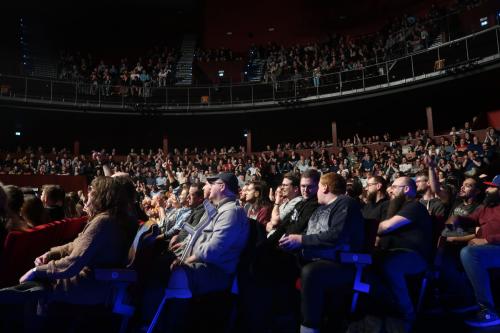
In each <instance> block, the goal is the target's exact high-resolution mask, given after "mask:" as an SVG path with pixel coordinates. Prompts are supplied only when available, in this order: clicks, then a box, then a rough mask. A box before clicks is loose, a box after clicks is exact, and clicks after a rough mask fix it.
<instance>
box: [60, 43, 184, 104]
mask: <svg viewBox="0 0 500 333" xmlns="http://www.w3.org/2000/svg"><path fill="white" fill-rule="evenodd" d="M177 58H178V52H177V51H176V50H175V49H172V48H169V47H164V46H162V47H160V46H156V47H154V48H153V49H152V50H150V51H149V52H148V54H147V56H145V57H139V58H138V59H137V61H136V62H133V61H129V59H128V58H127V57H124V58H121V59H120V62H119V63H109V62H106V61H105V60H102V59H101V60H97V59H95V58H94V57H93V56H92V55H91V54H90V53H89V54H87V56H84V55H82V54H81V53H80V52H76V53H74V54H72V53H69V52H61V57H60V65H59V68H60V70H59V78H60V79H63V80H71V81H78V82H82V83H87V85H82V88H81V89H86V90H85V91H84V92H86V93H88V94H91V95H96V94H98V92H99V90H98V89H99V88H100V89H101V94H102V95H104V96H111V95H115V94H121V95H124V96H128V95H131V96H143V97H144V96H145V97H147V96H149V95H150V91H149V90H148V88H150V87H151V88H152V87H165V86H166V85H167V84H170V83H172V82H173V79H174V78H173V71H174V70H175V64H176V62H177ZM117 87H119V88H117Z"/></svg>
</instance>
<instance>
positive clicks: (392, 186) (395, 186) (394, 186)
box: [390, 185, 406, 188]
mask: <svg viewBox="0 0 500 333" xmlns="http://www.w3.org/2000/svg"><path fill="white" fill-rule="evenodd" d="M390 187H391V188H397V187H406V185H391V186H390Z"/></svg>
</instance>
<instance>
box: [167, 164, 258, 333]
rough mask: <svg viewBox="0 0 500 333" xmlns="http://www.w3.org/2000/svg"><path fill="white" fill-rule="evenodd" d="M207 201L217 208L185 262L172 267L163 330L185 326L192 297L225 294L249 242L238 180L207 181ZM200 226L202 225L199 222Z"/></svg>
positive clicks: (231, 176) (223, 177)
mask: <svg viewBox="0 0 500 333" xmlns="http://www.w3.org/2000/svg"><path fill="white" fill-rule="evenodd" d="M208 181H209V182H210V184H211V186H210V196H209V200H211V201H212V203H213V204H214V205H215V207H216V208H217V213H216V215H215V216H213V218H212V219H211V220H210V222H209V224H208V225H207V227H206V229H204V231H206V232H203V234H201V235H200V236H199V237H198V238H196V239H194V238H193V239H192V241H191V242H192V243H191V244H192V246H190V247H188V248H187V249H186V251H188V252H187V257H186V259H185V260H184V261H180V260H179V259H176V260H175V261H174V263H173V264H172V274H171V276H170V279H169V282H168V287H167V290H166V292H165V295H166V297H167V299H168V301H167V303H168V304H167V309H166V310H167V311H166V321H165V326H166V328H167V331H172V332H178V331H180V330H181V327H182V326H183V325H185V319H186V312H187V308H188V305H189V300H190V299H191V298H192V297H193V296H194V295H203V294H206V293H209V292H213V291H221V290H228V289H229V288H230V287H231V285H232V283H233V278H234V273H235V271H236V266H237V264H238V261H239V257H240V254H241V252H242V251H243V249H244V247H245V246H246V243H247V239H248V232H249V226H248V221H247V218H246V214H245V211H244V210H243V208H241V207H239V206H237V205H236V195H237V193H238V179H237V178H236V176H235V175H234V174H231V173H225V172H223V173H219V174H218V175H217V176H213V177H209V178H208ZM200 223H201V222H200Z"/></svg>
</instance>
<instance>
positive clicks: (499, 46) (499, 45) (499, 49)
mask: <svg viewBox="0 0 500 333" xmlns="http://www.w3.org/2000/svg"><path fill="white" fill-rule="evenodd" d="M495 35H496V36H497V53H498V54H500V44H499V43H498V28H496V29H495Z"/></svg>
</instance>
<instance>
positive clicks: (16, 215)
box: [3, 185, 30, 231]
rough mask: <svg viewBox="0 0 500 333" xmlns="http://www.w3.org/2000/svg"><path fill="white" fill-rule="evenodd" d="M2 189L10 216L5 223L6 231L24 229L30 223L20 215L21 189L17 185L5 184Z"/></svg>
mask: <svg viewBox="0 0 500 333" xmlns="http://www.w3.org/2000/svg"><path fill="white" fill-rule="evenodd" d="M3 190H4V191H5V194H6V196H7V207H8V210H9V213H10V216H11V218H10V219H9V220H8V223H7V225H6V227H7V231H12V230H16V231H26V230H28V229H29V228H30V225H29V224H28V223H27V221H25V220H24V219H23V218H22V217H21V207H22V206H23V203H24V194H23V191H21V189H20V188H19V187H17V186H14V185H6V186H3Z"/></svg>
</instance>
